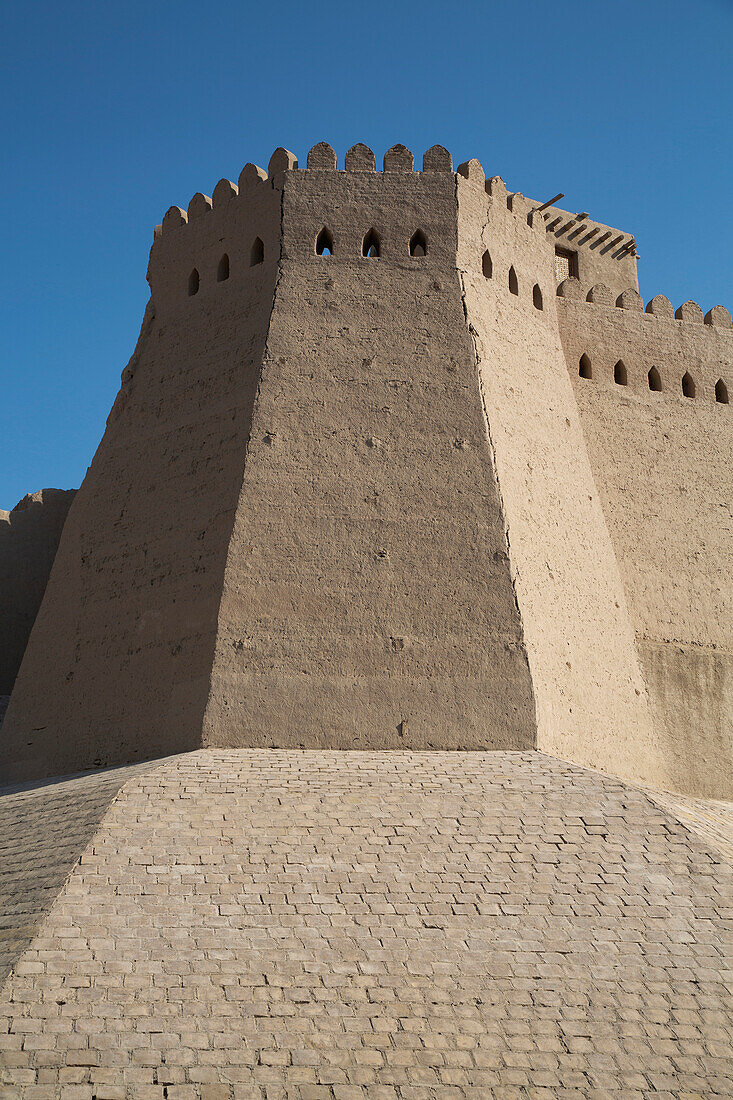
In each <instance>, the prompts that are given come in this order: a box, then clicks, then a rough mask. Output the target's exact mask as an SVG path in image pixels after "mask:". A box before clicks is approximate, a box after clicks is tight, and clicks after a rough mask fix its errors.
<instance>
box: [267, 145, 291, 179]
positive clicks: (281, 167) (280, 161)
mask: <svg viewBox="0 0 733 1100" xmlns="http://www.w3.org/2000/svg"><path fill="white" fill-rule="evenodd" d="M297 167H298V158H297V157H296V156H295V154H294V153H291V152H290V150H289V149H283V147H282V146H279V147H278V148H277V149H276V150H275V152H274V153H273V154H272V156H271V157H270V163H269V164H268V165H267V176H268V179H272V178H273V176H277V175H279V174H280V172H290V171H292V170H293V169H294V168H297Z"/></svg>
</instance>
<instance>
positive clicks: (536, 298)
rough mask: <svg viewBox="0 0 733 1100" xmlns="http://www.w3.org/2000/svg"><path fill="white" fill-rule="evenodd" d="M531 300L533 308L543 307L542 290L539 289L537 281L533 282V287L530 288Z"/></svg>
mask: <svg viewBox="0 0 733 1100" xmlns="http://www.w3.org/2000/svg"><path fill="white" fill-rule="evenodd" d="M532 301H533V302H534V308H535V309H543V308H544V307H543V305H542V291H541V290H540V288H539V286H538V284H537V283H535V284H534V287H533V288H532Z"/></svg>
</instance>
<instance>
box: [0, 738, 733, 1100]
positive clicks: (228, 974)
mask: <svg viewBox="0 0 733 1100" xmlns="http://www.w3.org/2000/svg"><path fill="white" fill-rule="evenodd" d="M95 781H96V782H97V783H99V784H100V791H99V792H98V794H97V795H96V796H95V797H97V799H98V801H97V803H96V804H95V805H96V806H97V807H98V808H97V809H95V810H94V811H91V810H90V811H89V813H88V814H87V816H86V817H85V818H84V820H85V821H86V822H87V824H85V825H84V828H87V829H90V830H91V831H90V833H89V836H88V840H87V842H86V846H85V845H84V844H83V843H82V840H83V836H84V834H83V829H82V827H81V826H79V827H78V829H79V831H78V832H77V833H76V837H77V839H76V841H75V843H76V844H77V846H80V849H81V850H80V851H79V852H77V854H76V855H74V859H73V861H72V863H71V865H70V866H69V867H68V870H66V871H65V872H64V876H63V877H64V879H65V878H66V876H67V875H68V874H69V871H71V874H70V877H69V878H68V881H67V882H66V885H65V886H62V888H61V889H60V893H59V894H58V897H57V899H56V901H55V903H54V904H53V905H52V906H51V908H50V911H48V912H47V915H46V916H45V918H44V919H43V920H42V921H41V923H40V925H39V924H38V917H37V915H36V916H35V917H34V918H33V921H32V922H30V923H31V924H32V926H33V928H35V929H37V931H36V934H35V935H33V932H32V931H31V932H30V933H29V936H30V939H29V941H28V947H27V949H26V950H25V951H24V952H23V953H22V954H21V955H20V956H19V957H18V960H17V965H16V966H15V969H14V971H12V972H11V974H10V976H9V978H8V979H7V981H6V982H5V985H4V986H3V988H2V992H1V993H0V1097H5V1096H6V1095H8V1096H10V1095H12V1096H14V1097H21V1098H24V1100H32V1098H33V1097H35V1096H39V1095H41V1092H39V1090H44V1089H45V1090H46V1092H45V1095H47V1096H49V1097H53V1098H57V1097H66V1096H70V1097H72V1096H84V1097H88V1098H91V1097H93V1096H96V1097H97V1098H98V1100H100V1098H102V1097H105V1096H108V1097H110V1098H112V1097H117V1096H124V1097H125V1100H128V1098H134V1097H138V1098H142V1097H159V1098H160V1100H163V1097H164V1095H167V1096H168V1097H169V1098H172V1100H175V1098H176V1097H180V1098H181V1100H189V1098H196V1100H204V1098H207V1097H208V1098H209V1100H215V1098H216V1100H219V1097H227V1098H229V1097H232V1098H238V1097H250V1096H251V1097H253V1098H255V1100H270V1098H274V1097H299V1098H302V1100H305V1098H307V1097H309V1096H310V1097H313V1098H318V1100H320V1098H327V1100H351V1098H352V1097H365V1098H367V1100H382V1098H383V1097H391V1098H393V1100H395V1098H396V1100H417V1098H423V1097H430V1098H433V1097H435V1098H439V1100H450V1098H453V1097H457V1098H461V1100H467V1098H469V1097H481V1098H482V1100H483V1098H489V1100H490V1098H491V1097H497V1098H498V1097H501V1098H502V1100H507V1098H512V1097H515V1096H516V1097H518V1098H521V1100H528V1098H529V1097H538V1098H542V1100H545V1098H549V1097H553V1100H554V1098H563V1097H571V1096H572V1097H584V1098H590V1097H601V1096H611V1097H614V1098H619V1097H623V1098H624V1100H626V1098H634V1097H639V1098H642V1097H643V1098H646V1097H650V1098H651V1097H656V1098H658V1097H663V1096H675V1097H678V1098H680V1100H681V1098H682V1097H685V1096H693V1095H701V1096H705V1097H710V1096H725V1095H733V1063H732V1060H731V1050H732V1049H733V1043H732V1042H731V1040H732V1039H733V1012H732V1010H731V1005H732V1004H733V1001H732V999H731V988H730V969H731V968H730V961H731V960H730V942H731V940H730V931H731V901H732V894H731V882H732V881H733V878H732V876H733V869H732V868H731V866H730V864H729V863H728V862H727V861H726V860H725V858H724V857H723V854H722V853H721V850H720V847H719V846H718V847H716V846H714V845H713V844H712V843H711V844H710V845H708V844H707V842H706V841H705V840H704V838H703V837H702V836H700V835H696V834H695V833H694V832H692V831H690V829H689V828H687V827H686V825H685V824H683V823H682V822H681V821H680V820H679V819H676V818H675V817H673V816H671V814H670V813H669V812H667V810H666V809H665V808H662V807H661V806H660V805H658V804H655V803H654V802H653V801H651V800H650V799H649V798H648V797H647V795H646V794H645V793H644V792H643V791H641V790H638V789H636V788H632V787H629V786H627V785H624V784H623V783H621V782H619V781H617V780H614V779H610V778H606V777H604V776H602V775H600V774H598V773H593V772H589V771H585V770H583V769H581V768H576V767H573V766H571V765H568V764H565V763H563V762H561V761H558V760H554V759H552V758H549V757H547V756H544V755H543V754H540V753H503V752H494V753H478V752H476V753H412V752H383V753H380V752H373V753H369V752H351V753H350V752H332V751H323V752H320V751H308V752H295V751H280V750H241V751H240V750H232V751H224V750H201V751H198V752H195V753H191V754H188V755H186V756H183V757H177V758H174V759H172V760H169V761H167V762H165V763H163V764H162V765H161V766H159V767H156V768H153V769H152V770H151V768H150V766H147V767H146V768H142V769H139V770H136V771H135V772H134V773H131V774H130V775H128V776H127V777H126V781H125V782H124V786H122V788H121V790H119V794H117V797H116V798H115V797H114V794H113V795H112V798H114V800H113V801H112V800H111V799H110V797H109V791H107V792H106V793H105V794H104V795H102V793H101V786H102V785H103V784H104V783H107V782H108V780H106V779H104V777H103V776H102V775H100V776H96V777H87V778H85V779H84V780H73V781H69V782H71V783H77V784H79V783H82V784H89V783H91V784H92V788H93V787H94V782H95ZM112 786H114V784H112ZM117 789H119V784H118V785H117V788H116V789H115V793H117ZM45 790H46V788H41V789H39V790H38V791H37V794H36V795H35V796H34V795H33V794H32V792H30V791H29V790H27V791H24V792H22V797H21V801H20V802H19V803H17V804H15V805H13V804H12V803H11V802H10V801H8V799H12V798H17V797H18V793H16V794H13V795H6V796H5V801H4V800H3V798H0V814H3V813H4V814H5V818H4V820H6V821H9V822H10V823H11V828H13V829H15V830H16V832H15V833H14V834H13V835H15V836H18V835H19V830H20V829H21V828H22V826H21V825H19V824H18V822H17V821H16V819H15V818H14V816H13V810H14V809H15V811H16V814H17V815H18V817H21V816H22V815H23V814H25V818H26V821H28V820H30V819H31V818H32V816H33V812H38V814H39V815H40V814H43V819H44V820H45V821H46V824H47V825H48V824H49V823H50V822H53V821H54V812H55V813H56V814H57V815H58V813H59V812H61V810H62V809H63V806H67V810H66V812H67V814H68V815H69V816H68V818H67V820H68V821H69V822H72V821H79V820H81V818H80V817H79V816H78V815H79V814H80V813H81V810H80V803H81V802H82V801H84V802H85V804H86V806H87V808H88V807H89V804H90V800H91V797H92V796H91V791H90V790H88V789H87V788H86V787H84V786H79V787H77V788H76V795H75V796H73V791H72V789H71V788H69V789H68V792H67V794H65V796H64V797H67V795H68V802H63V801H62V802H59V803H58V805H57V806H56V808H55V811H54V809H53V808H52V809H51V811H50V813H49V814H45V811H43V809H42V807H43V797H44V795H43V792H44V791H45ZM34 798H35V799H36V801H35V802H34ZM105 799H106V802H105ZM75 800H76V801H75ZM74 804H76V806H77V810H76V813H77V817H76V818H74V816H73V812H72V808H71V807H72V805H74ZM33 805H34V806H35V807H36V811H33V810H32V809H31V807H32V806H33ZM99 807H102V809H101V812H100V810H99ZM105 808H106V813H105V812H104V810H105ZM95 814H97V815H98V816H97V820H99V819H100V818H102V815H104V816H103V819H102V820H101V824H100V825H99V828H98V829H97V830H96V832H95V831H94V824H93V821H94V817H95ZM89 822H92V824H89ZM36 824H37V827H38V830H39V832H38V835H39V838H40V836H41V835H42V831H43V828H44V824H43V820H41V819H40V818H39V820H38V822H37V823H36ZM53 828H54V829H55V830H56V835H57V836H59V837H60V836H62V835H63V832H64V830H63V827H62V825H61V824H59V823H58V822H55V823H54V825H53ZM75 828H76V826H75ZM68 831H69V832H71V831H72V830H71V827H69V830H68ZM60 847H61V845H60V842H59V848H60ZM72 847H73V846H70V847H69V849H68V850H67V855H66V856H65V858H66V859H70V857H71V851H72ZM16 850H17V852H18V853H20V851H21V845H20V844H19V843H18V847H17V849H16ZM35 850H36V849H35V848H33V851H35ZM79 856H80V857H81V858H79ZM77 859H79V861H78V862H76V860H77ZM21 863H22V860H21V859H20V858H18V859H17V860H16V870H15V874H16V880H15V881H16V883H20V882H21V881H23V882H25V883H28V884H30V886H31V887H32V883H33V875H32V867H31V866H29V865H28V864H25V865H24V866H23V867H22V868H21V867H20V864H21ZM74 863H75V865H74ZM21 870H22V871H23V874H21ZM44 876H45V871H44ZM2 881H3V880H2V877H1V876H0V882H2ZM49 881H58V879H55V880H54V879H53V875H51V874H50V875H49ZM49 889H50V888H49ZM6 896H10V895H9V894H6ZM13 896H15V897H16V898H17V899H18V907H19V908H20V909H22V908H23V905H24V904H26V902H25V901H24V898H23V891H22V889H21V888H20V887H19V886H16V887H15V894H14V895H13ZM34 904H35V902H34ZM37 912H38V911H37V910H36V914H37ZM34 922H35V923H34Z"/></svg>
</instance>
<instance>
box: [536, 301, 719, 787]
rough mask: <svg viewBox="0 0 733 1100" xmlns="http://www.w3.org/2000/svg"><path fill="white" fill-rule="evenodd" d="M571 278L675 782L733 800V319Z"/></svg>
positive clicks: (570, 345) (580, 376)
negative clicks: (606, 292) (620, 303)
mask: <svg viewBox="0 0 733 1100" xmlns="http://www.w3.org/2000/svg"><path fill="white" fill-rule="evenodd" d="M567 289H568V288H565V291H566V293H565V294H563V296H561V297H559V298H558V299H557V309H558V316H559V322H560V332H561V336H562V342H563V347H564V349H565V355H566V359H567V363H568V369H569V373H570V377H571V379H572V384H573V388H574V391H575V396H576V400H577V405H578V409H579V412H580V418H581V422H582V425H583V431H584V434H585V438H586V444H587V451H588V455H589V457H590V462H591V466H592V468H593V474H594V478H595V482H596V485H597V487H598V491H599V494H600V496H601V501H602V504H603V510H604V514H605V517H606V522H607V524H608V529H609V531H610V534H611V539H612V542H613V545H614V549H615V553H616V559H617V561H618V563H619V568H620V572H621V577H622V580H623V586H624V591H625V595H626V601H627V603H628V607H629V612H630V615H631V620H632V624H633V627H634V631H635V635H636V643H637V650H638V653H639V658H640V661H641V664H642V669H643V672H644V676H645V679H646V683H647V687H648V691H649V696H650V700H651V703H652V708H653V713H654V718H655V726H656V728H657V729H658V731H659V733H660V736H661V737H662V738H663V742H664V746H665V755H666V758H667V761H668V768H669V771H670V774H669V785H670V786H671V787H673V788H675V789H679V790H684V791H686V792H687V793H689V794H693V795H699V796H707V797H711V798H730V797H731V796H732V795H733V788H732V787H731V776H732V775H733V584H732V583H731V575H730V547H731V543H732V541H733V515H732V506H733V446H732V444H733V417H732V413H733V409H732V407H731V405H730V403H729V400H730V397H731V396H732V395H733V328H731V327H730V319H729V316H728V315H727V313H726V311H725V310H722V309H721V308H720V307H716V309H715V310H713V311H711V312H710V314H708V318H707V320H708V323H707V324H705V323H703V314H702V311H701V310H700V309H699V307H697V306H696V305H695V303H692V302H688V303H685V304H684V305H683V306H682V307H680V309H679V310H678V311H677V312H678V313H679V314H680V316H678V317H675V316H674V312H673V309H672V307H671V305H670V303H669V302H668V301H667V300H666V299H664V298H662V297H661V296H660V297H657V298H655V299H653V300H652V302H651V303H650V304H649V306H648V307H647V309H648V310H649V312H643V306H642V303H641V301H640V300H638V299H633V298H628V299H627V308H619V307H617V306H616V305H615V304H614V302H613V299H612V298H608V299H606V301H605V302H603V301H596V302H587V301H586V300H585V299H586V297H587V293H586V291H587V288H582V290H581V288H571V293H570V294H567ZM571 295H572V296H571ZM629 307H630V308H629ZM581 359H582V360H583V362H582V364H581ZM581 371H582V373H581ZM683 380H685V381H684V387H685V389H684V390H683ZM652 387H653V388H652ZM685 391H686V392H687V396H686V395H685ZM693 393H694V396H692V395H693ZM726 397H727V398H728V402H726V401H725V400H723V398H726Z"/></svg>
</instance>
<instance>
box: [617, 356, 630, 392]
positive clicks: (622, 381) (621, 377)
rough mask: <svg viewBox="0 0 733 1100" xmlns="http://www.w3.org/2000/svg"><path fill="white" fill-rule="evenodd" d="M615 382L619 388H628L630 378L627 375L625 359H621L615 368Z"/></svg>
mask: <svg viewBox="0 0 733 1100" xmlns="http://www.w3.org/2000/svg"><path fill="white" fill-rule="evenodd" d="M613 380H614V382H615V383H616V385H617V386H628V384H629V378H628V375H627V373H626V364H625V363H624V361H623V359H619V361H618V363H617V364H616V366H615V367H614V368H613Z"/></svg>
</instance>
